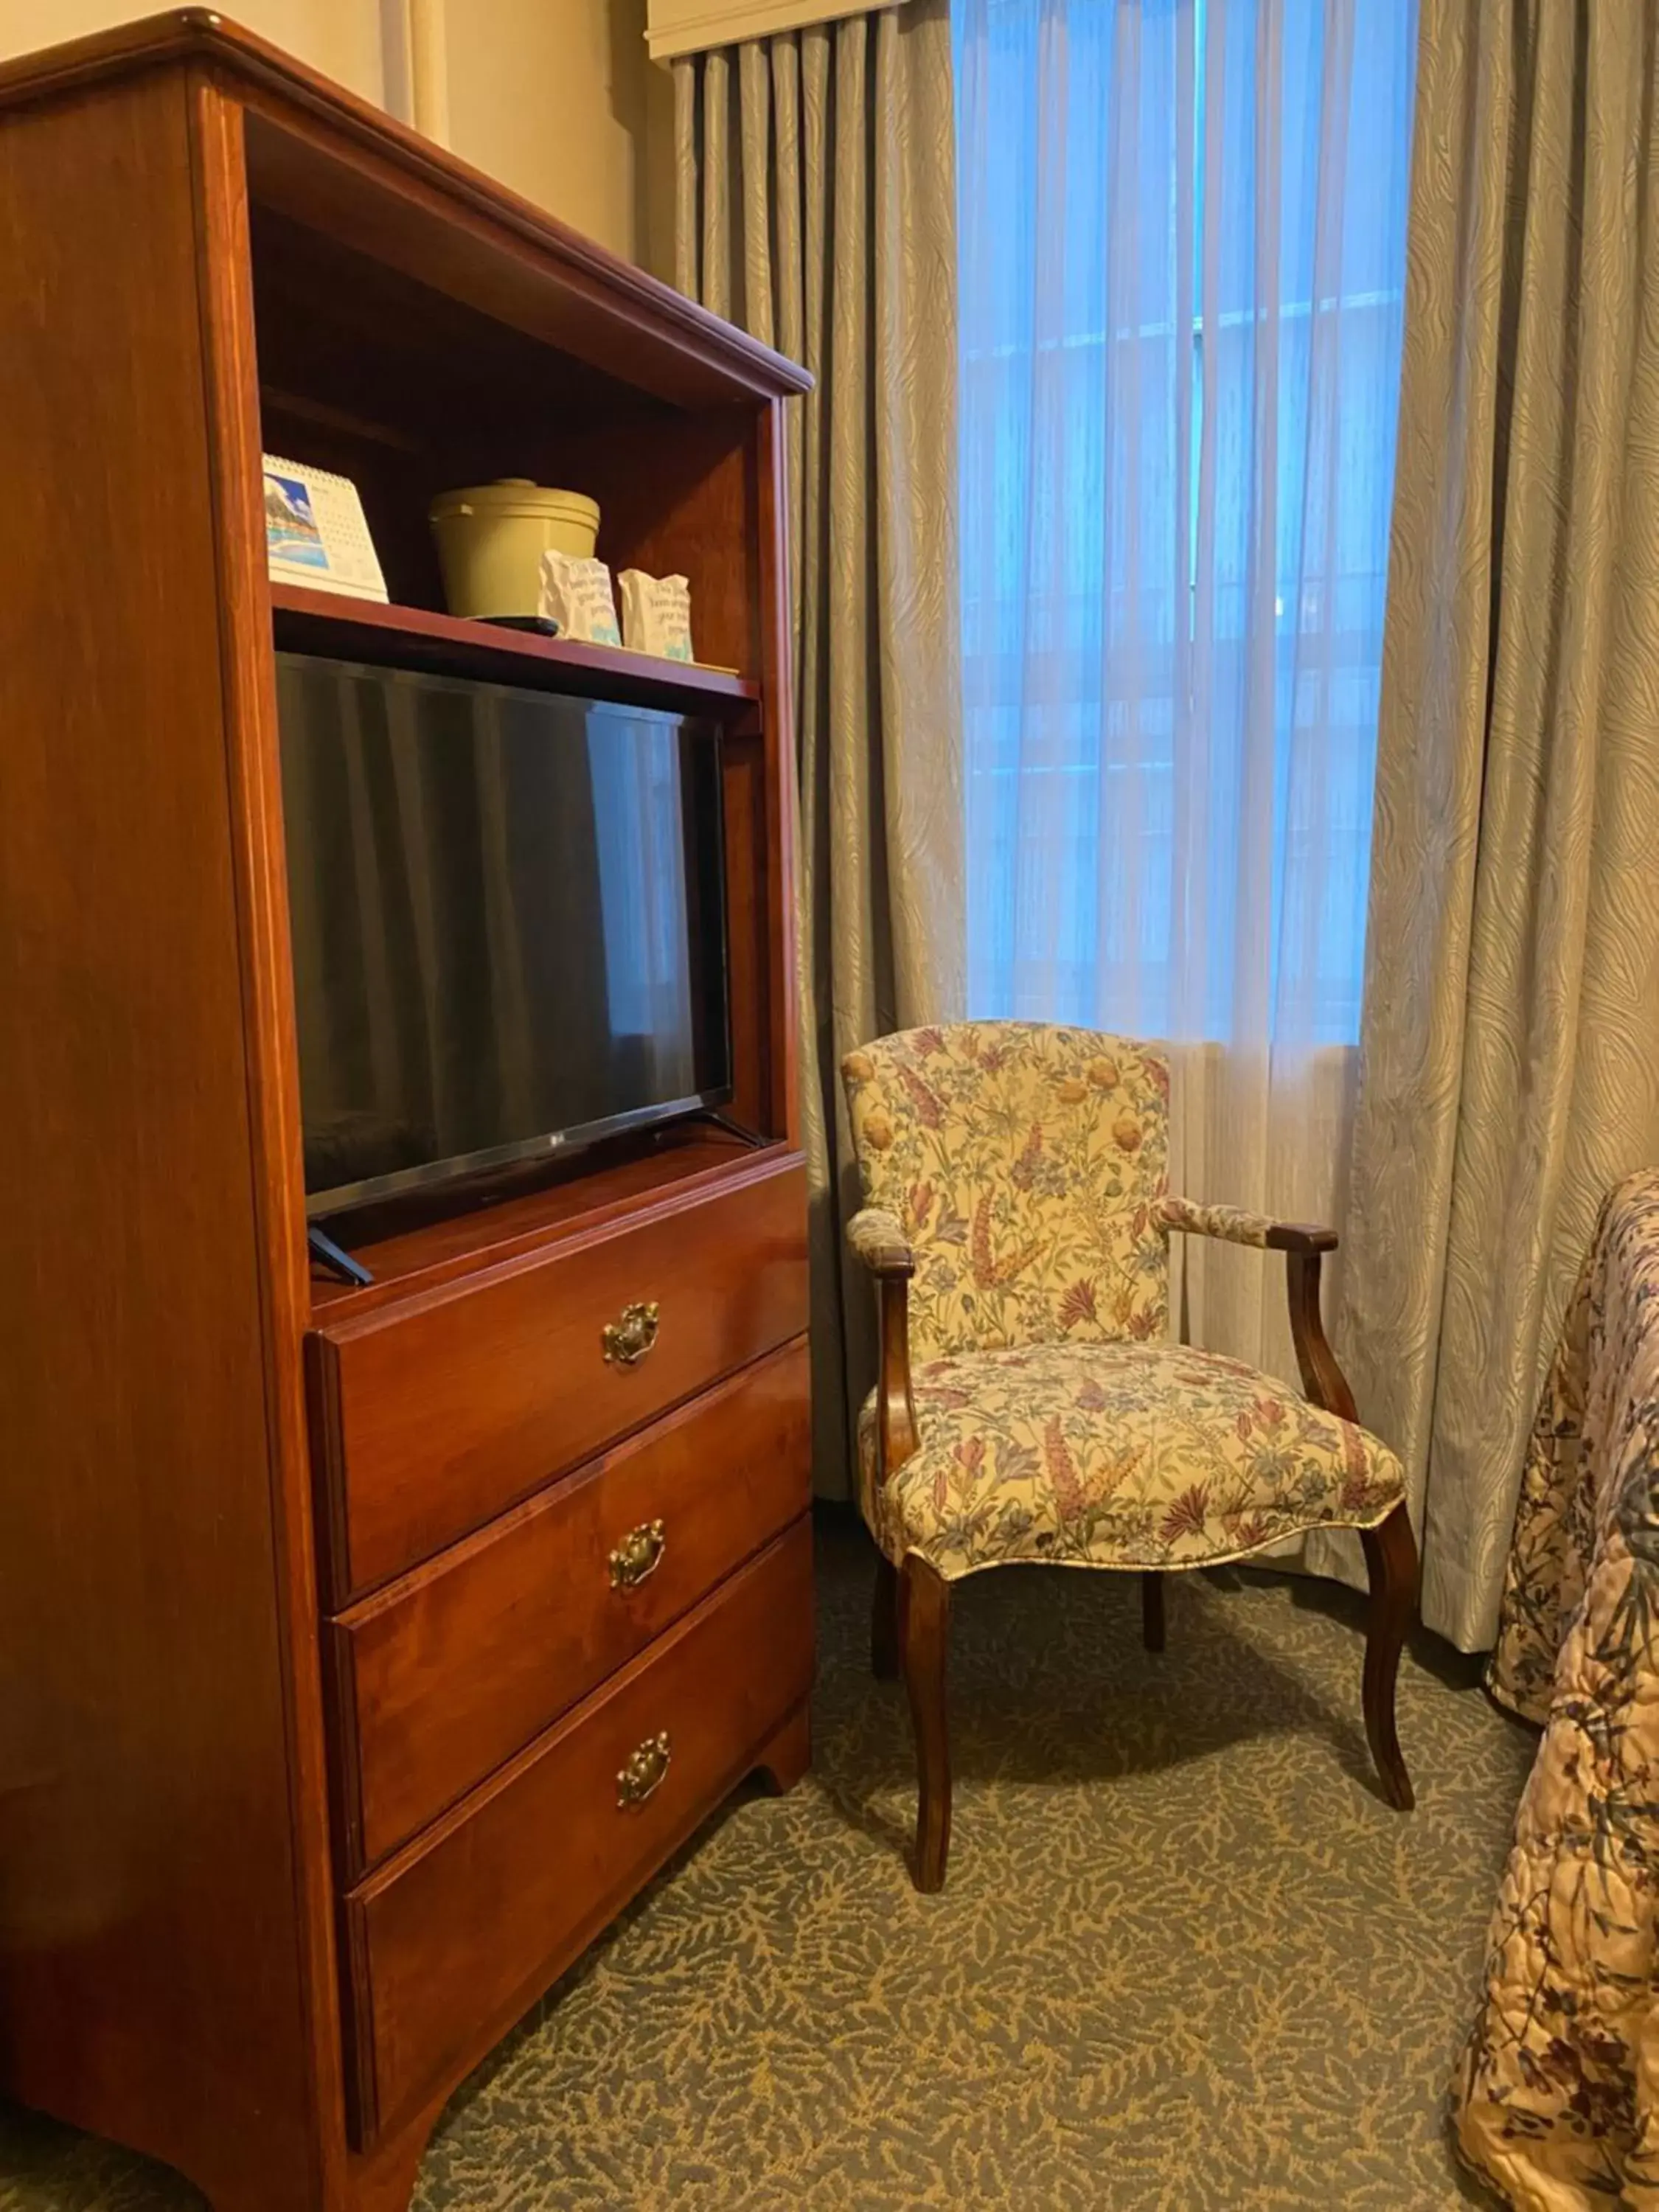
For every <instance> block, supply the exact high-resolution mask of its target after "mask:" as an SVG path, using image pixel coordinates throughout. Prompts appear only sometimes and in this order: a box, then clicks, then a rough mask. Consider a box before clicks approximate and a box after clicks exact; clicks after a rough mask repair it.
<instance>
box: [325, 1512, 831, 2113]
mask: <svg viewBox="0 0 1659 2212" xmlns="http://www.w3.org/2000/svg"><path fill="white" fill-rule="evenodd" d="M811 1671H812V1543H811V1524H810V1522H807V1521H805V1520H801V1521H799V1522H796V1523H795V1525H794V1526H793V1528H791V1529H789V1530H788V1531H787V1533H786V1534H784V1535H782V1536H781V1537H780V1538H779V1539H778V1541H776V1542H775V1544H773V1545H772V1546H770V1547H769V1549H768V1550H766V1551H765V1552H763V1553H761V1555H760V1557H759V1558H758V1559H755V1560H754V1561H753V1562H752V1563H751V1564H750V1565H749V1566H747V1567H745V1568H744V1570H743V1571H742V1572H741V1573H739V1574H737V1575H734V1576H733V1577H732V1578H731V1580H730V1581H729V1582H726V1583H722V1585H721V1586H720V1589H717V1590H716V1591H715V1592H714V1595H712V1596H711V1597H709V1598H708V1599H706V1600H705V1601H704V1602H703V1603H702V1605H701V1606H699V1607H697V1609H696V1611H695V1612H694V1613H690V1614H689V1615H688V1616H687V1617H686V1619H685V1620H683V1621H682V1622H681V1623H680V1624H679V1625H678V1627H675V1628H673V1629H671V1630H670V1631H669V1632H668V1633H667V1634H666V1635H665V1636H663V1637H660V1638H658V1640H657V1641H656V1643H654V1644H652V1645H651V1646H650V1648H649V1649H648V1650H646V1651H645V1652H642V1653H641V1656H640V1657H639V1658H638V1659H636V1660H635V1662H633V1664H632V1665H631V1666H629V1667H628V1668H625V1669H624V1670H623V1673H621V1674H618V1675H617V1676H615V1677H614V1678H613V1679H612V1680H611V1681H610V1682H608V1683H606V1684H605V1686H604V1688H603V1689H601V1690H599V1691H598V1692H596V1693H595V1694H594V1695H593V1696H592V1698H590V1699H588V1700H587V1701H586V1704H585V1705H579V1706H578V1707H577V1708H576V1709H575V1711H574V1712H572V1713H571V1714H570V1715H569V1716H568V1717H567V1718H566V1719H565V1720H564V1721H562V1723H560V1724H559V1726H558V1727H557V1728H556V1729H552V1730H550V1732H549V1733H548V1734H547V1735H545V1736H544V1737H542V1738H541V1740H540V1741H538V1742H537V1743H535V1744H533V1745H532V1746H531V1747H530V1748H529V1749H528V1750H527V1751H526V1752H525V1753H523V1754H522V1755H521V1756H520V1758H519V1759H516V1760H515V1761H514V1762H513V1765H510V1766H508V1767H507V1768H505V1769H503V1770H502V1771H501V1773H500V1774H498V1775H497V1776H495V1778H493V1779H492V1780H491V1781H490V1782H489V1783H487V1784H485V1785H484V1786H483V1788H482V1789H480V1790H477V1791H476V1792H475V1793H474V1795H473V1796H471V1797H470V1798H468V1799H467V1800H465V1802H464V1803H463V1804H461V1805H459V1806H458V1807H457V1808H455V1810H454V1812H453V1814H450V1815H449V1816H448V1817H447V1819H446V1820H443V1821H441V1822H440V1823H439V1824H438V1826H435V1828H432V1829H430V1830H428V1832H427V1833H426V1834H425V1835H424V1836H422V1837H421V1838H418V1839H417V1841H416V1843H414V1844H410V1846H409V1847H408V1849H407V1850H404V1851H403V1852H400V1853H399V1854H398V1856H397V1857H395V1858H392V1859H391V1860H389V1861H388V1862H387V1863H386V1865H385V1866H384V1867H382V1868H381V1869H380V1870H379V1872H378V1873H376V1874H374V1875H371V1876H370V1877H369V1879H368V1881H365V1882H363V1883H362V1884H361V1886H360V1887H358V1888H357V1889H356V1890H354V1891H352V1892H351V1893H349V1896H348V1897H347V1899H346V1937H347V1946H348V1952H349V1968H350V1986H351V2021H350V2027H351V2031H352V2034H351V2046H352V2049H353V2055H354V2058H355V2070H356V2089H357V2115H358V2132H359V2135H360V2137H361V2139H362V2141H364V2142H368V2141H370V2140H372V2139H373V2138H374V2136H375V2135H376V2134H377V2133H378V2132H380V2130H382V2129H384V2128H386V2127H389V2126H390V2125H392V2124H393V2123H394V2122H396V2121H398V2120H399V2119H401V2118H404V2116H405V2115H407V2114H408V2113H410V2112H413V2111H415V2110H416V2109H417V2108H418V2106H420V2105H421V2104H422V2103H423V2102H425V2101H427V2100H429V2099H430V2098H432V2097H433V2096H435V2095H436V2094H438V2093H441V2092H442V2091H443V2090H445V2089H447V2087H450V2086H451V2085H452V2083H453V2081H455V2080H457V2079H459V2075H461V2073H462V2072H463V2071H464V2070H465V2068H466V2067H467V2066H468V2065H470V2064H471V2063H472V2062H473V2061H474V2060H475V2059H476V2058H477V2057H479V2056H480V2055H481V2052H482V2050H483V2049H484V2048H487V2047H488V2044H489V2041H490V2040H493V2039H494V2038H495V2036H496V2035H497V2034H499V2033H501V2031H502V2030H504V2029H505V2028H506V2027H507V2026H509V2025H510V2024H511V2022H512V2021H513V2019H514V2018H515V2017H516V2016H517V2015H518V2013H519V2012H520V2011H521V2010H522V2009H523V2008H524V2007H525V2006H526V2005H527V2004H528V2003H529V2002H531V2000H532V1998H533V1997H534V1996H536V1995H537V1994H538V1991H539V1990H542V1989H543V1988H544V1987H545V1986H546V1984H548V1982H549V1981H550V1980H551V1979H552V1978H553V1977H554V1976H555V1975H556V1974H557V1973H559V1972H562V1969H563V1967H564V1966H566V1965H567V1964H568V1961H569V1960H570V1959H572V1958H573V1957H574V1955H575V1954H576V1953H577V1952H578V1951H579V1950H580V1948H581V1947H582V1946H583V1945H584V1944H585V1943H586V1942H589V1941H591V1939H592V1936H594V1935H595V1934H597V1933H598V1931H599V1929H600V1928H602V1927H603V1926H604V1925H605V1923H606V1921H608V1920H610V1919H611V1918H613V1917H615V1915H616V1914H617V1912H618V1911H620V1910H621V1908H622V1906H623V1905H624V1904H625V1903H626V1902H627V1900H628V1899H629V1897H631V1896H632V1895H633V1894H634V1893H635V1890H637V1889H638V1888H639V1887H641V1884H642V1883H643V1882H644V1881H646V1880H647V1878H648V1877H649V1876H650V1875H652V1874H653V1872H654V1871H655V1869H657V1868H658V1867H659V1865H660V1864H661V1863H662V1862H663V1860H664V1859H665V1858H666V1857H667V1856H668V1854H669V1853H670V1852H671V1850H673V1849H674V1848H675V1846H676V1845H677V1844H679V1843H680V1842H682V1841H683V1840H684V1838H685V1837H686V1836H687V1835H689V1834H690V1832H691V1830H692V1829H693V1828H694V1827H696V1824H697V1822H698V1821H699V1820H702V1818H703V1817H704V1816H705V1814H708V1811H709V1810H710V1809H711V1808H713V1807H714V1805H716V1804H718V1803H719V1802H720V1798H721V1797H722V1796H725V1794H726V1791H727V1790H730V1789H731V1788H732V1786H733V1784H735V1783H737V1782H738V1781H740V1780H741V1779H742V1778H743V1776H744V1774H745V1773H746V1772H747V1771H748V1770H749V1768H750V1765H752V1764H753V1763H754V1759H755V1756H756V1754H757V1753H758V1752H760V1751H761V1750H762V1749H763V1748H764V1747H765V1745H766V1743H767V1741H768V1739H769V1737H770V1736H771V1735H773V1734H774V1732H775V1730H776V1729H778V1728H779V1727H780V1726H781V1723H783V1722H784V1721H785V1720H786V1719H787V1717H789V1715H790V1713H791V1712H792V1711H793V1710H794V1708H795V1706H796V1705H799V1702H800V1701H801V1699H803V1698H805V1695H806V1692H807V1690H808V1688H809V1687H810V1686H811Z"/></svg>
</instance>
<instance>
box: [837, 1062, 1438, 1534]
mask: <svg viewBox="0 0 1659 2212" xmlns="http://www.w3.org/2000/svg"><path fill="white" fill-rule="evenodd" d="M842 1074H843V1076H844V1078H845V1079H846V1084H847V1095H848V1106H849V1109H850V1110H851V1115H852V1121H853V1131H854V1137H855V1138H856V1139H857V1143H858V1150H859V1161H860V1168H861V1170H862V1171H863V1176H864V1188H865V1198H866V1210H865V1212H862V1213H861V1214H860V1215H859V1216H858V1217H857V1218H856V1219H855V1221H854V1224H853V1225H852V1227H851V1229H850V1231H849V1236H850V1237H851V1241H852V1243H853V1246H854V1250H855V1251H856V1252H858V1253H859V1255H860V1257H861V1258H863V1259H864V1261H865V1262H866V1265H868V1266H870V1267H872V1268H875V1269H878V1270H880V1269H883V1268H887V1269H889V1270H890V1269H892V1268H894V1267H900V1268H902V1266H903V1265H904V1263H905V1261H906V1260H907V1257H908V1261H909V1263H910V1265H911V1266H912V1267H913V1268H914V1273H913V1275H912V1278H911V1280H910V1284H909V1291H908V1308H909V1328H910V1352H911V1379H912V1387H913V1393H914V1396H915V1413H916V1421H917V1427H918V1430H919V1432H920V1438H921V1442H920V1446H919V1448H918V1449H917V1450H916V1451H915V1452H914V1453H913V1454H912V1455H911V1456H910V1457H909V1458H908V1459H907V1460H905V1461H904V1462H902V1464H901V1465H899V1466H898V1467H896V1468H893V1469H892V1470H890V1471H889V1472H886V1473H885V1476H884V1470H883V1469H881V1468H879V1466H878V1457H879V1441H878V1425H877V1421H876V1416H875V1398H874V1396H873V1395H872V1397H871V1399H870V1401H868V1403H866V1407H865V1409H864V1414H863V1417H862V1419H861V1420H860V1433H859V1457H860V1499H861V1503H862V1505H863V1510H864V1514H865V1518H866V1520H867V1521H868V1522H869V1523H870V1527H871V1529H872V1532H873V1534H874V1535H875V1537H876V1540H877V1541H878V1543H879V1544H880V1545H881V1547H882V1548H883V1550H884V1552H885V1553H887V1555H888V1557H889V1558H890V1559H892V1560H894V1561H895V1563H896V1562H897V1561H899V1560H901V1559H902V1558H903V1557H904V1555H905V1553H907V1552H910V1551H916V1552H921V1553H923V1554H924V1555H925V1556H926V1557H927V1559H928V1560H929V1561H930V1562H931V1563H932V1565H933V1566H934V1567H935V1568H937V1569H938V1570H939V1572H940V1573H941V1574H943V1575H945V1576H947V1577H957V1576H961V1575H967V1574H972V1573H974V1572H975V1571H977V1570H978V1569H980V1568H981V1567H988V1566H995V1565H1000V1564H1001V1563H1002V1562H1003V1561H1005V1560H1011V1559H1050V1560H1056V1561H1060V1562H1064V1563H1066V1564H1068V1565H1079V1566H1081V1565H1088V1566H1099V1567H1158V1568H1167V1567H1190V1566H1201V1565H1206V1563H1208V1562H1210V1561H1212V1560H1216V1559H1235V1558H1237V1557H1239V1556H1241V1555H1242V1554H1243V1553H1249V1552H1253V1551H1257V1550H1260V1549H1261V1548H1262V1547H1264V1546H1266V1545H1269V1544H1273V1543H1276V1542H1278V1541H1279V1540H1280V1539H1282V1538H1283V1537H1285V1536H1287V1535H1292V1534H1296V1533H1297V1532H1298V1531H1299V1530H1302V1529H1305V1528H1313V1527H1316V1526H1320V1525H1346V1526H1350V1527H1369V1526H1371V1525H1373V1524H1374V1523H1375V1522H1378V1521H1381V1520H1383V1519H1384V1518H1385V1517H1386V1516H1387V1515H1388V1514H1389V1512H1390V1511H1391V1510H1393V1508H1394V1507H1395V1505H1396V1504H1398V1503H1399V1501H1400V1498H1401V1495H1402V1494H1403V1478H1402V1475H1401V1468H1400V1465H1399V1462H1397V1461H1396V1460H1395V1456H1394V1455H1393V1453H1392V1452H1390V1451H1389V1450H1388V1449H1387V1448H1386V1447H1385V1446H1384V1445H1383V1444H1381V1443H1378V1442H1377V1441H1376V1438H1375V1437H1370V1436H1368V1435H1367V1434H1366V1433H1365V1431H1364V1430H1363V1429H1360V1428H1358V1427H1357V1426H1356V1425H1354V1424H1353V1423H1352V1422H1348V1421H1343V1420H1340V1419H1338V1418H1337V1417H1336V1416H1335V1415H1334V1414H1332V1413H1325V1412H1323V1411H1322V1410H1321V1409H1320V1408H1319V1407H1316V1406H1312V1405H1310V1404H1309V1403H1308V1401H1306V1400H1305V1399H1304V1398H1302V1397H1300V1396H1299V1395H1297V1393H1296V1392H1294V1391H1293V1390H1291V1389H1287V1388H1286V1387H1285V1385H1284V1384H1283V1383H1279V1382H1277V1381H1276V1380H1274V1379H1273V1377H1272V1376H1267V1375H1263V1374H1261V1373H1260V1372H1258V1371H1257V1370H1255V1368H1251V1367H1246V1366H1243V1365H1241V1364H1239V1363H1238V1362H1237V1361H1235V1360H1230V1359H1222V1358H1217V1357H1216V1356H1214V1355H1213V1354H1212V1353H1209V1352H1198V1351H1194V1350H1192V1349H1190V1348H1188V1346H1182V1345H1172V1344H1169V1343H1167V1342H1164V1341H1162V1340H1163V1339H1164V1337H1165V1335H1166V1331H1167V1322H1168V1277H1169V1237H1170V1230H1171V1229H1180V1230H1190V1231H1194V1232H1196V1233H1199V1234H1202V1235H1206V1236H1212V1237H1227V1238H1229V1239H1230V1240H1231V1241H1233V1242H1235V1243H1256V1244H1260V1243H1266V1241H1267V1232H1268V1231H1269V1230H1270V1229H1271V1228H1272V1226H1273V1224H1272V1223H1271V1222H1269V1221H1267V1219H1266V1218H1263V1217H1262V1216H1261V1215H1259V1214H1253V1213H1246V1212H1243V1211H1242V1210H1240V1209H1239V1208H1238V1207H1236V1206H1193V1205H1190V1204H1188V1202H1187V1201H1186V1200H1182V1199H1176V1198H1171V1197H1170V1195H1169V1194H1168V1193H1167V1191H1166V1190H1165V1188H1164V1160H1165V1153H1166V1140H1167V1129H1168V1121H1169V1103H1168V1102H1169V1073H1168V1069H1167V1067H1166V1066H1165V1063H1164V1060H1163V1058H1162V1056H1161V1055H1160V1054H1158V1052H1156V1051H1155V1050H1153V1049H1152V1048H1151V1047H1149V1046H1147V1045H1144V1044H1137V1043H1133V1042H1131V1041H1130V1040H1128V1039H1127V1038H1124V1037H1115V1036H1102V1035H1100V1034H1098V1033H1097V1032H1096V1031H1093V1030H1074V1029H1063V1028H1051V1027H1047V1026H1041V1025H1038V1024H1032V1023H1024V1022H963V1023H960V1024H956V1025H955V1026H953V1027H951V1028H948V1029H927V1030H908V1031H907V1032H905V1033H904V1034H902V1035H901V1036H890V1037H884V1038H883V1039H882V1040H881V1041H880V1042H878V1043H877V1044H872V1045H866V1047H864V1048H863V1049H862V1050H861V1051H859V1052H854V1053H851V1054H848V1057H847V1059H846V1060H845V1061H844V1062H843V1063H842Z"/></svg>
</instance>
